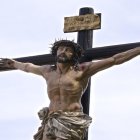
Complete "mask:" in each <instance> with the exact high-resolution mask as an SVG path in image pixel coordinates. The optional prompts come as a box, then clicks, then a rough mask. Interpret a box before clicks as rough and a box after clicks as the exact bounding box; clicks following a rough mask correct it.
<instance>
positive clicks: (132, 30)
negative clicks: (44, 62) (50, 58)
mask: <svg viewBox="0 0 140 140" xmlns="http://www.w3.org/2000/svg"><path fill="white" fill-rule="evenodd" d="M139 5H140V1H139V0H133V1H129V0H117V1H116V0H106V1H103V0H94V1H93V0H88V1H85V0H71V1H64V0H59V1H56V0H55V1H54V0H51V1H46V0H40V1H37V0H28V1H27V0H24V1H18V0H13V1H10V0H4V1H0V50H1V51H0V57H7V58H16V57H23V56H32V55H39V54H45V53H49V51H50V49H49V47H50V44H51V43H53V42H54V40H55V39H59V38H64V39H65V38H68V39H75V41H76V40H77V39H76V33H63V23H64V17H65V16H66V17H68V16H75V15H78V12H79V9H80V8H81V7H92V8H94V11H95V13H102V28H101V30H96V31H94V35H93V40H94V41H93V47H100V46H106V45H113V44H123V43H131V42H139V41H140V27H139V25H140V18H139V17H140V16H139V13H140V8H139ZM139 71H140V56H138V57H136V58H134V59H133V60H131V61H129V62H127V63H125V64H123V65H120V66H114V67H112V68H110V69H108V70H104V71H102V72H100V73H97V74H96V75H95V76H93V77H92V86H91V103H90V115H91V116H92V117H93V123H92V125H91V126H90V129H89V140H92V139H95V140H112V139H113V140H139V139H140V134H139V130H140V111H139V108H140V102H139V100H140V87H139V83H140V74H139ZM48 104H49V100H48V98H47V93H46V83H45V80H44V79H43V78H42V77H39V76H36V75H33V74H27V73H25V72H22V71H10V72H1V73H0V114H1V115H0V137H1V139H3V140H9V139H10V140H31V139H32V135H33V134H34V133H35V132H36V130H37V127H38V126H39V124H40V121H39V119H38V117H37V114H36V113H37V111H38V110H39V109H40V108H42V107H43V106H47V105H48Z"/></svg>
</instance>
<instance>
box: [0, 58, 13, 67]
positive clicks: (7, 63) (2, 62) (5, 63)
mask: <svg viewBox="0 0 140 140" xmlns="http://www.w3.org/2000/svg"><path fill="white" fill-rule="evenodd" d="M0 67H6V68H14V60H12V59H7V58H0Z"/></svg>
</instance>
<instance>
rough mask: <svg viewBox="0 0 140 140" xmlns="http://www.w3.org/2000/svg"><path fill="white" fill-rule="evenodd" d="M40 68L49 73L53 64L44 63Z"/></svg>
mask: <svg viewBox="0 0 140 140" xmlns="http://www.w3.org/2000/svg"><path fill="white" fill-rule="evenodd" d="M40 70H41V71H42V72H43V73H48V72H50V71H51V70H52V66H51V65H43V66H41V67H40Z"/></svg>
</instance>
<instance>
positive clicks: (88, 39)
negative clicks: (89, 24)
mask: <svg viewBox="0 0 140 140" xmlns="http://www.w3.org/2000/svg"><path fill="white" fill-rule="evenodd" d="M85 14H94V11H93V9H92V8H81V9H80V11H79V15H85ZM92 41H93V30H83V31H79V32H78V36H77V43H78V44H79V45H80V46H81V47H82V49H83V50H84V51H85V50H86V49H88V48H92ZM90 84H91V82H90V81H89V84H88V87H87V89H86V91H85V93H84V94H83V96H82V100H81V102H82V105H83V111H84V113H86V114H89V103H90Z"/></svg>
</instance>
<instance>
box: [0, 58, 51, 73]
mask: <svg viewBox="0 0 140 140" xmlns="http://www.w3.org/2000/svg"><path fill="white" fill-rule="evenodd" d="M0 67H6V68H14V69H19V70H22V71H25V72H31V73H34V74H38V75H43V72H44V71H45V70H47V68H48V67H49V66H37V65H34V64H32V63H22V62H18V61H15V60H13V59H7V58H6V59H3V58H1V59H0Z"/></svg>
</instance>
